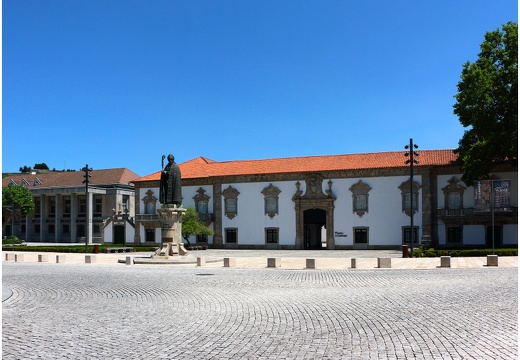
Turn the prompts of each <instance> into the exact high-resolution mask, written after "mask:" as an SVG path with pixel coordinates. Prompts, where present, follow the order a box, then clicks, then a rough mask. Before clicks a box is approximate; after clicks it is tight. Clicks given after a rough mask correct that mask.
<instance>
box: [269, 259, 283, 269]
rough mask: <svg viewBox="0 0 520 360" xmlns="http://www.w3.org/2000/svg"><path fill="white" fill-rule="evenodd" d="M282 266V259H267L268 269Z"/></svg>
mask: <svg viewBox="0 0 520 360" xmlns="http://www.w3.org/2000/svg"><path fill="white" fill-rule="evenodd" d="M280 266H282V259H280V258H267V267H268V268H279V267H280Z"/></svg>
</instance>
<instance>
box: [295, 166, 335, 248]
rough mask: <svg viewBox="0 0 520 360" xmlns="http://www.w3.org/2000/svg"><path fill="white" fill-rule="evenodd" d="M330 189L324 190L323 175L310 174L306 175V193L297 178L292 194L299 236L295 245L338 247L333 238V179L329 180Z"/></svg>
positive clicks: (297, 235)
mask: <svg viewBox="0 0 520 360" xmlns="http://www.w3.org/2000/svg"><path fill="white" fill-rule="evenodd" d="M327 184H328V186H329V188H328V190H325V191H324V190H323V188H322V186H323V177H322V176H321V175H319V174H309V175H307V176H306V177H305V194H304V193H303V191H302V190H300V187H301V184H300V182H299V181H298V182H296V184H295V185H296V193H295V194H294V196H293V201H294V205H295V206H294V210H295V212H296V239H295V244H294V248H295V249H298V250H302V249H322V248H323V247H326V248H327V249H329V250H334V249H335V248H336V245H335V240H334V201H335V200H336V197H335V196H334V194H333V192H332V181H331V180H329V181H328V183H327Z"/></svg>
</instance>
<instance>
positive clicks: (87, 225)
mask: <svg viewBox="0 0 520 360" xmlns="http://www.w3.org/2000/svg"><path fill="white" fill-rule="evenodd" d="M81 171H83V172H85V175H83V177H84V178H85V180H83V184H85V206H86V209H85V212H86V214H85V219H86V223H85V227H86V229H85V254H86V253H88V240H89V235H90V226H89V224H90V211H89V209H90V208H89V205H90V204H89V201H88V183H89V182H90V178H91V177H92V175H90V174H89V173H88V172H89V171H92V168H89V167H88V164H86V165H85V167H84V168H83V169H81Z"/></svg>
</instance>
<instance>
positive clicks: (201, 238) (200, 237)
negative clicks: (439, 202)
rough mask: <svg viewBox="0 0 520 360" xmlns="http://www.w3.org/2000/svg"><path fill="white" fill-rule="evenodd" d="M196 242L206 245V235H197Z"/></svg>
mask: <svg viewBox="0 0 520 360" xmlns="http://www.w3.org/2000/svg"><path fill="white" fill-rule="evenodd" d="M197 242H198V243H207V242H208V235H206V234H199V235H197Z"/></svg>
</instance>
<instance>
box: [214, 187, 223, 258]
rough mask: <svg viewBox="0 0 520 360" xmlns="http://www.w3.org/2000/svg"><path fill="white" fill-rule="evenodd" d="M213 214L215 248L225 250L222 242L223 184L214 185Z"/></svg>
mask: <svg viewBox="0 0 520 360" xmlns="http://www.w3.org/2000/svg"><path fill="white" fill-rule="evenodd" d="M213 212H214V214H215V225H214V229H213V247H214V248H217V249H220V248H223V247H224V246H223V240H222V184H221V183H215V184H213Z"/></svg>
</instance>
